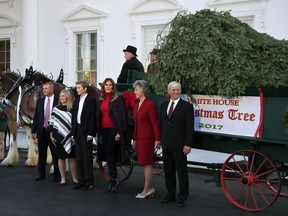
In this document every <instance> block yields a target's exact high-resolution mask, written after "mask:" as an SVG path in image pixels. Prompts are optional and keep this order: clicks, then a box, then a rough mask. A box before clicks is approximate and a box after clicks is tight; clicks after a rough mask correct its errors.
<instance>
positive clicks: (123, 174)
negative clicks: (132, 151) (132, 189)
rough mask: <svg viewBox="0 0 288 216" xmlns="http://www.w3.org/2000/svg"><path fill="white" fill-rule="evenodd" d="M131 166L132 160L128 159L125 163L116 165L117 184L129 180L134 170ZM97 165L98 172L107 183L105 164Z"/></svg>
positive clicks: (107, 176) (99, 163)
mask: <svg viewBox="0 0 288 216" xmlns="http://www.w3.org/2000/svg"><path fill="white" fill-rule="evenodd" d="M133 164H134V162H133V159H132V158H129V159H128V161H127V162H126V163H121V162H118V163H117V178H118V182H119V183H121V182H123V181H125V180H126V179H128V178H129V176H130V175H131V173H132V171H133V168H134V165H133ZM98 165H99V170H100V171H101V174H102V176H103V177H104V179H105V180H107V181H108V180H109V175H108V165H107V162H105V161H101V162H98Z"/></svg>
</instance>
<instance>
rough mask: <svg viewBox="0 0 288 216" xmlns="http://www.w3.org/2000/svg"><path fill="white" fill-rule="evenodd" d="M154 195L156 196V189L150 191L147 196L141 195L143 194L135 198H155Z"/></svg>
mask: <svg viewBox="0 0 288 216" xmlns="http://www.w3.org/2000/svg"><path fill="white" fill-rule="evenodd" d="M154 194H155V189H154V188H152V189H151V190H150V191H148V192H147V193H146V194H144V195H141V194H137V195H136V196H135V198H137V199H146V198H148V197H149V198H153V197H154Z"/></svg>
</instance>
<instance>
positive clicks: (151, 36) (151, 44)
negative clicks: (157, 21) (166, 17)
mask: <svg viewBox="0 0 288 216" xmlns="http://www.w3.org/2000/svg"><path fill="white" fill-rule="evenodd" d="M165 26H166V25H153V26H143V27H142V30H143V44H144V46H143V53H142V63H143V65H144V68H145V71H146V70H147V66H148V65H149V63H150V54H149V53H150V52H151V51H152V50H153V48H157V47H156V46H157V45H158V44H157V36H158V35H160V34H161V36H164V35H166V34H167V33H168V29H167V28H165Z"/></svg>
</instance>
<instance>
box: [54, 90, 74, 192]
mask: <svg viewBox="0 0 288 216" xmlns="http://www.w3.org/2000/svg"><path fill="white" fill-rule="evenodd" d="M73 101H74V96H73V94H72V93H71V91H69V90H62V91H61V92H60V95H59V104H58V105H57V106H56V107H54V108H53V111H52V113H51V118H50V120H49V131H50V137H51V140H52V142H53V144H54V145H55V146H56V150H57V153H58V158H59V160H58V164H59V170H60V174H61V182H60V185H62V186H64V185H66V177H65V171H66V164H65V159H69V161H70V171H71V175H72V179H73V183H77V182H78V180H77V172H76V160H75V145H74V141H73V139H72V137H71V135H72V134H71V119H72V105H73Z"/></svg>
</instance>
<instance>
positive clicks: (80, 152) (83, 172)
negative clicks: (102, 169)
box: [72, 81, 97, 190]
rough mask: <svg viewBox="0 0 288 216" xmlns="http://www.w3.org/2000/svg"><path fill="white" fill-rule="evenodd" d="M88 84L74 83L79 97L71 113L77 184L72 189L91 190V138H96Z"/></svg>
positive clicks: (94, 117) (94, 115) (93, 104)
mask: <svg viewBox="0 0 288 216" xmlns="http://www.w3.org/2000/svg"><path fill="white" fill-rule="evenodd" d="M87 88H88V83H87V82H85V81H79V82H76V91H77V94H78V95H79V97H78V98H77V99H76V100H75V101H74V104H73V112H72V136H73V138H74V139H75V153H76V162H77V172H78V183H77V184H76V185H75V186H74V187H73V189H80V188H81V189H84V190H91V189H92V188H93V186H94V176H93V137H95V136H96V125H97V122H96V112H97V108H96V99H95V98H93V97H91V96H90V95H88V94H87Z"/></svg>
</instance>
